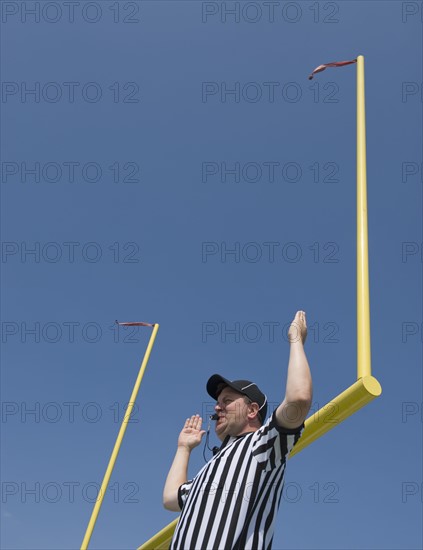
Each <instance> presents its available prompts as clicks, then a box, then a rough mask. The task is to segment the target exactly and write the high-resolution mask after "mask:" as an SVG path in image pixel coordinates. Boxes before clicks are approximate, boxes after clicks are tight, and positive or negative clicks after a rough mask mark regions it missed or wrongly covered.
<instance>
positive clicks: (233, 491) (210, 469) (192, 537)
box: [169, 412, 304, 550]
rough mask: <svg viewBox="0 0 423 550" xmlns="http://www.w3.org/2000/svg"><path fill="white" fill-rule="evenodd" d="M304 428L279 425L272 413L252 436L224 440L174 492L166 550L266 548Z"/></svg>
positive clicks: (251, 549)
mask: <svg viewBox="0 0 423 550" xmlns="http://www.w3.org/2000/svg"><path fill="white" fill-rule="evenodd" d="M303 428H304V424H302V425H301V426H300V427H299V428H295V429H287V428H282V427H280V426H278V425H277V423H276V415H275V412H274V413H273V414H272V416H271V417H270V418H269V419H268V420H267V422H266V423H265V424H264V425H263V426H261V427H260V429H259V430H257V431H256V432H250V433H247V434H243V435H240V436H238V437H229V438H227V439H226V440H225V441H224V442H223V445H222V447H221V448H220V450H219V452H218V453H217V454H216V455H215V456H214V457H213V458H212V459H211V460H210V461H209V462H208V463H207V464H206V465H205V466H204V467H203V468H202V469H201V470H200V471H199V473H198V474H197V475H196V476H195V478H194V479H192V480H191V481H187V482H186V483H184V484H183V485H181V487H180V488H179V492H178V499H179V505H180V507H181V509H182V513H181V516H180V518H179V522H178V525H177V526H176V529H175V533H174V535H173V538H172V542H171V545H170V548H169V550H200V549H201V550H221V549H224V550H261V549H265V550H270V549H271V547H272V539H273V532H274V527H275V519H276V513H277V511H278V508H279V504H280V500H281V495H282V489H283V484H284V475H285V466H286V461H287V458H288V455H289V453H290V451H291V449H292V448H293V447H294V445H295V444H296V442H297V441H298V440H299V438H300V436H301V433H302V431H303Z"/></svg>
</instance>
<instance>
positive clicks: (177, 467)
mask: <svg viewBox="0 0 423 550" xmlns="http://www.w3.org/2000/svg"><path fill="white" fill-rule="evenodd" d="M202 423H203V420H202V418H200V416H199V415H198V414H196V415H194V416H191V418H187V419H186V421H185V424H184V427H183V428H182V431H181V433H180V434H179V438H178V448H177V450H176V454H175V458H174V459H173V463H172V466H171V468H170V470H169V473H168V475H167V478H166V483H165V486H164V490H163V506H164V507H165V508H166V510H171V511H172V512H179V510H180V509H181V508H180V506H179V501H178V490H179V487H180V486H181V485H182V484H183V483H186V481H187V480H188V477H187V476H188V462H189V458H190V455H191V451H192V449H194V448H195V447H197V446H198V445H199V444H200V443H201V439H202V437H203V435H204V434H205V433H206V432H205V430H202V429H201V425H202Z"/></svg>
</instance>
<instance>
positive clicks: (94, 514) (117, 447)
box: [81, 323, 159, 550]
mask: <svg viewBox="0 0 423 550" xmlns="http://www.w3.org/2000/svg"><path fill="white" fill-rule="evenodd" d="M158 330H159V325H158V324H157V323H155V324H154V327H153V331H152V333H151V336H150V341H149V342H148V346H147V350H146V352H145V355H144V359H143V361H142V363H141V367H140V370H139V373H138V376H137V379H136V381H135V385H134V389H133V390H132V395H131V397H130V400H129V403H128V407H127V410H126V414H125V416H124V418H123V420H122V424H121V427H120V430H119V433H118V436H117V439H116V442H115V446H114V448H113V452H112V456H111V457H110V460H109V464H108V466H107V470H106V473H105V475H104V479H103V483H102V484H101V488H100V494H99V499H98V500H97V502H96V503H95V505H94V509H93V511H92V514H91V518H90V521H89V523H88V527H87V530H86V532H85V536H84V540H83V541H82V545H81V550H87V548H88V545H89V543H90V539H91V535H92V533H93V530H94V526H95V523H96V521H97V517H98V514H99V512H100V508H101V505H102V504H103V499H104V495H105V494H106V490H107V486H108V484H109V481H110V477H111V475H112V472H113V468H114V466H115V462H116V458H117V456H118V454H119V450H120V446H121V444H122V440H123V436H124V435H125V431H126V428H127V426H128V422H129V419H130V418H131V414H132V410H133V408H134V405H135V401H136V399H137V395H138V390H139V388H140V384H141V380H142V377H143V376H144V371H145V368H146V366H147V363H148V360H149V358H150V353H151V350H152V349H153V345H154V340H155V339H156V335H157V331H158Z"/></svg>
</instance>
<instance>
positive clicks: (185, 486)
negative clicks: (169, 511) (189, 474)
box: [178, 479, 194, 510]
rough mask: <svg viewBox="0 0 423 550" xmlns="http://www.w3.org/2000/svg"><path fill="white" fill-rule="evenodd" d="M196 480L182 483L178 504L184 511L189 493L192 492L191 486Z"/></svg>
mask: <svg viewBox="0 0 423 550" xmlns="http://www.w3.org/2000/svg"><path fill="white" fill-rule="evenodd" d="M193 481H194V480H192V479H191V480H190V481H186V482H185V483H182V485H181V486H180V487H179V489H178V504H179V508H180V509H181V510H182V507H183V505H184V504H185V502H186V500H187V498H188V495H189V492H190V491H191V486H192V484H193Z"/></svg>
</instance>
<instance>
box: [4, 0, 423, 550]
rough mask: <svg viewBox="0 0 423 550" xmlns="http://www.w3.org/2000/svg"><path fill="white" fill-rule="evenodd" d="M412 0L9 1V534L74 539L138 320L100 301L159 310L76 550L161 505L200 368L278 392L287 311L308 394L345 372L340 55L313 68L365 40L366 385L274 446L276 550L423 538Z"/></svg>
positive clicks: (202, 396) (348, 248)
mask: <svg viewBox="0 0 423 550" xmlns="http://www.w3.org/2000/svg"><path fill="white" fill-rule="evenodd" d="M422 10H423V7H422V3H421V2H399V1H387V2H371V1H370V2H362V1H355V2H349V1H335V2H306V1H301V2H299V1H294V2H279V1H275V2H258V1H257V2H256V1H252V2H223V3H222V2H197V1H156V2H152V1H145V2H144V1H139V2H134V1H132V2H130V1H128V2H126V1H119V2H116V1H114V2H111V1H100V0H97V1H94V2H85V1H84V0H80V1H79V2H57V1H52V2H45V1H44V0H40V1H39V2H29V1H26V2H25V1H24V2H15V1H10V2H9V1H2V2H1V31H2V33H1V80H2V90H1V191H2V211H1V213H2V235H1V240H2V263H1V268H2V361H1V382H2V384H1V392H2V417H1V432H2V440H1V443H2V445H1V453H2V454H1V477H2V512H1V523H2V526H1V527H2V529H1V532H2V535H1V536H2V540H1V544H2V548H4V549H8V550H9V549H10V550H18V549H19V550H23V549H34V550H35V549H37V550H50V549H51V550H53V549H54V550H58V549H67V550H70V549H72V550H73V549H76V548H79V546H80V544H81V541H82V538H83V535H84V532H85V529H86V526H87V523H88V520H89V517H90V514H91V511H92V507H93V501H94V499H95V495H96V491H97V488H98V484H99V483H100V482H101V480H102V478H103V475H104V472H105V468H106V465H107V462H108V459H109V456H110V453H111V450H112V447H113V444H114V441H115V438H116V435H117V432H118V429H119V426H120V421H121V419H122V414H123V409H124V406H125V403H127V401H128V399H129V396H130V394H131V390H132V386H133V383H134V381H135V378H136V375H137V372H138V368H139V364H140V361H141V359H142V356H143V354H144V351H145V348H146V344H147V341H148V338H149V336H150V333H151V329H149V328H142V329H140V330H138V331H132V332H130V331H128V330H127V331H125V330H123V329H121V330H120V331H119V332H117V330H116V326H115V325H114V324H113V323H114V321H115V319H118V320H119V321H146V322H150V323H151V322H158V323H160V330H159V333H158V337H157V340H156V344H155V348H154V350H153V353H152V355H151V359H150V362H149V364H148V368H147V372H146V375H145V377H144V380H143V382H142V385H141V389H140V393H139V396H138V401H137V405H138V408H137V410H136V414H135V415H134V418H133V420H134V422H133V423H131V424H130V425H129V426H128V430H127V433H126V437H125V440H124V443H123V446H122V449H121V452H120V455H119V457H118V461H117V465H116V468H115V470H114V473H113V476H112V480H111V486H110V488H109V489H108V491H107V495H106V498H105V501H104V504H103V507H102V510H101V512H100V516H99V520H98V522H97V525H96V528H95V531H94V534H93V537H92V539H91V545H90V548H93V549H102V550H103V549H104V550H106V549H110V550H111V549H113V550H114V549H133V548H136V547H137V546H138V545H140V544H142V543H143V542H144V541H146V540H147V539H148V538H150V537H151V536H152V535H154V534H155V533H156V532H157V531H158V530H160V529H161V528H162V527H164V526H165V525H167V524H168V523H169V522H170V521H172V520H173V519H174V518H175V517H176V514H174V513H171V512H168V511H166V510H164V509H163V507H162V504H161V495H162V489H163V484H164V481H165V477H166V474H167V471H168V468H169V466H170V464H171V461H172V458H173V454H174V451H175V448H176V440H177V436H178V434H179V431H180V429H181V427H182V424H183V422H184V420H185V418H186V417H187V416H188V415H191V414H195V413H200V414H204V415H205V414H206V413H207V412H209V411H210V408H211V406H212V403H211V400H210V399H209V397H208V395H207V393H206V391H205V383H206V381H207V379H208V377H209V376H210V375H212V374H214V373H220V374H223V375H224V376H226V377H229V378H231V379H236V378H247V379H252V380H254V381H255V382H257V383H258V384H259V385H260V386H261V387H262V389H263V390H264V391H265V392H266V393H267V395H268V399H269V402H270V403H271V404H272V407H271V410H272V409H273V408H275V407H276V406H277V405H278V403H279V402H280V401H281V400H282V399H283V397H284V390H285V382H286V369H287V359H288V351H289V350H288V344H287V342H286V332H285V330H286V324H287V323H289V322H290V320H291V319H292V318H293V316H294V314H295V312H296V311H297V310H298V309H304V310H305V311H306V312H307V318H308V324H309V336H308V341H307V344H306V350H307V354H308V357H309V362H310V365H311V370H312V375H313V384H314V403H313V409H314V410H317V409H318V408H320V407H322V406H324V405H325V404H326V403H327V402H329V401H330V400H331V399H332V398H333V397H334V396H336V395H338V394H339V393H340V392H341V391H342V390H343V389H345V388H346V387H347V386H349V385H350V384H351V383H352V382H353V381H354V380H355V376H356V310H355V307H356V306H355V304H356V287H355V284H356V283H355V277H356V275H355V267H356V257H355V238H356V234H355V229H356V228H355V176H356V167H355V156H356V154H355V147H356V142H355V140H356V137H355V122H356V112H355V98H356V88H355V86H356V67H355V66H354V65H351V66H346V67H343V68H338V69H328V70H327V71H325V72H323V73H320V74H319V75H317V76H316V78H315V79H314V80H313V81H309V80H308V79H307V77H308V75H309V74H310V72H311V71H312V70H313V69H314V68H315V67H316V66H317V65H319V64H321V63H326V62H330V61H338V60H339V61H342V60H349V59H353V58H355V57H356V56H357V55H359V54H362V55H364V57H365V69H366V110H367V155H368V214H369V251H370V293H371V334H372V361H373V362H372V367H373V374H374V376H375V377H376V378H377V379H378V380H379V381H380V383H381V385H382V388H383V394H382V396H381V397H380V398H379V399H377V400H376V401H374V402H372V403H371V404H370V405H368V406H367V407H366V408H364V409H362V410H361V411H359V412H358V413H356V414H355V415H354V416H353V417H351V418H349V419H348V420H347V421H345V422H344V423H343V424H342V425H340V426H337V427H336V428H335V429H333V430H332V431H330V432H329V433H328V434H327V435H325V436H324V437H323V438H321V439H320V440H318V441H317V442H315V443H314V444H313V445H312V446H310V447H309V448H307V449H306V450H304V452H302V453H300V454H299V455H298V456H295V458H293V459H292V461H289V463H288V468H287V474H286V481H285V489H284V493H283V498H282V503H281V508H280V510H279V514H278V520H277V527H276V533H275V538H274V548H275V550H287V549H310V550H311V549H316V550H317V549H322V550H323V549H351V548H356V549H363V550H364V549H370V548H371V549H373V548H374V549H385V550H386V549H389V550H397V549H407V550H411V549H418V548H421V547H422V522H421V517H422V426H423V425H422V374H421V370H422ZM211 443H212V445H214V444H216V443H217V440H216V438H215V436H214V434H213V433H212V434H211ZM203 463H204V462H203V457H202V447H201V448H198V449H197V450H196V451H194V453H193V456H192V461H191V464H190V475H194V474H195V473H196V471H197V470H198V469H199V468H200V467H201V465H202V464H203Z"/></svg>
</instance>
